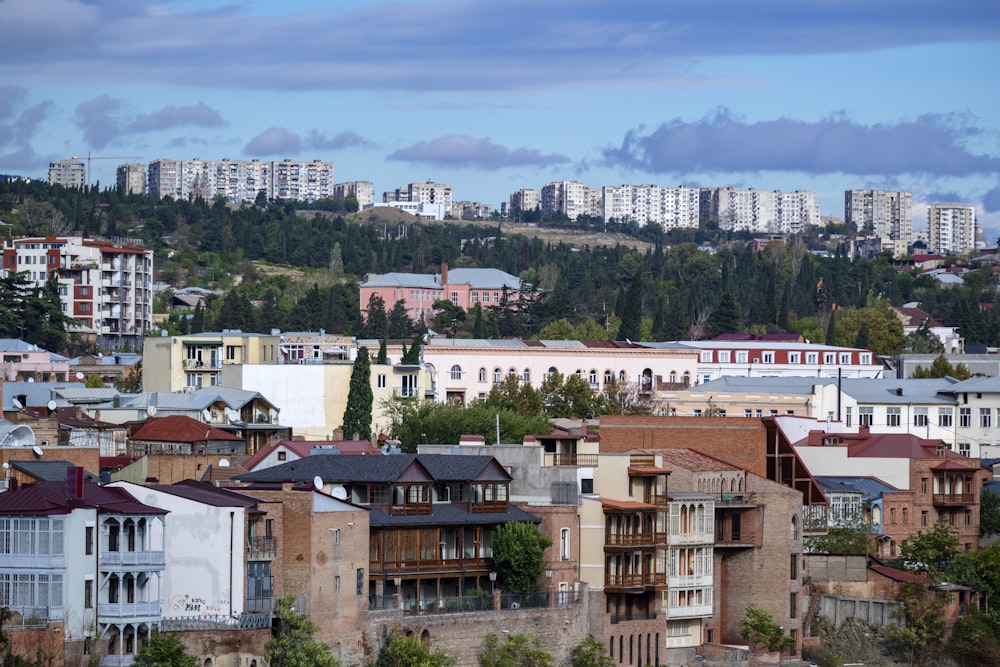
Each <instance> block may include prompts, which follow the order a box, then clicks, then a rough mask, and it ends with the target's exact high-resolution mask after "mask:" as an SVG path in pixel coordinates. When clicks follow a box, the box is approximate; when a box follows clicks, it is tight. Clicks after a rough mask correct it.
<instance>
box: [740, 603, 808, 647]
mask: <svg viewBox="0 0 1000 667" xmlns="http://www.w3.org/2000/svg"><path fill="white" fill-rule="evenodd" d="M740 636H741V637H743V639H746V640H747V641H749V642H751V643H752V644H754V645H755V646H766V647H767V650H768V651H781V650H784V649H787V648H793V647H794V646H795V638H794V637H792V636H791V635H786V634H785V631H784V630H783V629H782V628H781V626H779V625H778V624H777V623H775V622H774V618H773V617H772V616H771V614H770V613H769V612H768V611H767V610H766V609H764V608H763V607H758V606H757V605H755V604H753V603H751V604H750V606H749V607H747V615H746V616H744V617H743V620H742V621H740Z"/></svg>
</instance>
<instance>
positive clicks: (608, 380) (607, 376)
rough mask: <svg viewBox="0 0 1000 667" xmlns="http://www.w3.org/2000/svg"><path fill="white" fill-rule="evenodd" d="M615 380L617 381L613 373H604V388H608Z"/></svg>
mask: <svg viewBox="0 0 1000 667" xmlns="http://www.w3.org/2000/svg"><path fill="white" fill-rule="evenodd" d="M614 379H615V374H614V373H612V372H611V371H604V386H605V387H607V386H608V385H610V384H611V383H612V382H613V381H614Z"/></svg>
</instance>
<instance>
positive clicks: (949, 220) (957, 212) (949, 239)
mask: <svg viewBox="0 0 1000 667" xmlns="http://www.w3.org/2000/svg"><path fill="white" fill-rule="evenodd" d="M927 224H928V228H929V230H930V250H931V252H939V253H945V254H948V253H950V254H956V255H961V254H964V253H967V252H969V251H970V250H972V249H973V248H975V245H976V209H975V208H974V207H972V206H968V205H966V204H932V205H931V206H930V208H928V209H927Z"/></svg>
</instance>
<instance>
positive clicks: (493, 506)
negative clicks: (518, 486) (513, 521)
mask: <svg viewBox="0 0 1000 667" xmlns="http://www.w3.org/2000/svg"><path fill="white" fill-rule="evenodd" d="M469 511H470V512H473V513H476V514H484V513H497V512H498V513H501V514H506V513H507V512H508V511H510V506H509V504H508V503H507V501H506V500H481V501H479V502H471V503H469Z"/></svg>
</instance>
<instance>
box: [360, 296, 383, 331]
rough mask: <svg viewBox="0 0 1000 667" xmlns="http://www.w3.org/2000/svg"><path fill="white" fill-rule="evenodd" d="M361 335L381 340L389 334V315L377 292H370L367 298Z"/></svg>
mask: <svg viewBox="0 0 1000 667" xmlns="http://www.w3.org/2000/svg"><path fill="white" fill-rule="evenodd" d="M362 335H364V336H365V337H366V338H374V339H376V340H381V339H383V338H386V337H387V336H388V335H389V316H388V315H387V314H386V312H385V301H383V300H382V297H380V296H379V295H378V294H372V295H371V297H370V298H369V299H368V310H367V311H366V312H365V323H364V329H363V331H362Z"/></svg>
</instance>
